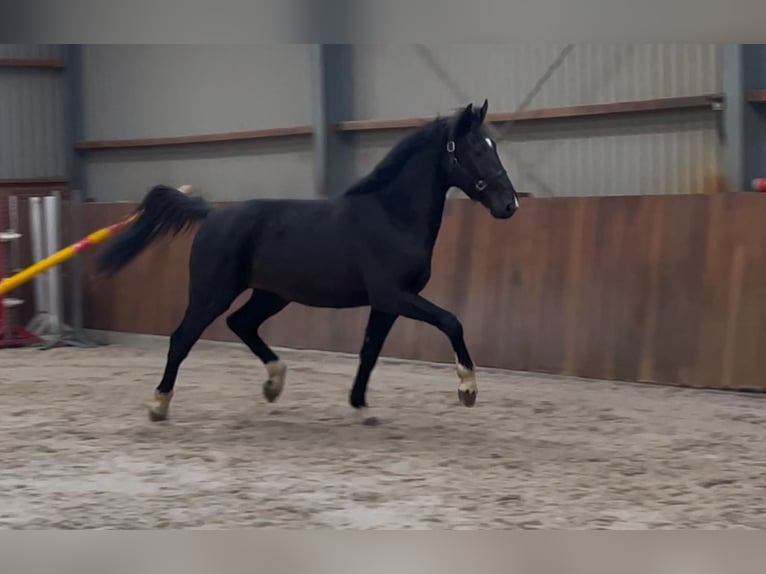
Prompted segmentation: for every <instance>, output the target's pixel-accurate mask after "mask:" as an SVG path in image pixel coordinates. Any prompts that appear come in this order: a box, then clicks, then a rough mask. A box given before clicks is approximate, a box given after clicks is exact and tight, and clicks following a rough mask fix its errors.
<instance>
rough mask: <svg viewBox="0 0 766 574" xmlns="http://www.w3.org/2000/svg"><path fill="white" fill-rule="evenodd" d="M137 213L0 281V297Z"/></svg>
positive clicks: (98, 240)
mask: <svg viewBox="0 0 766 574" xmlns="http://www.w3.org/2000/svg"><path fill="white" fill-rule="evenodd" d="M190 189H191V186H190V185H182V186H181V187H179V188H178V190H179V191H181V192H183V193H188V192H189V190H190ZM138 215H139V214H138V213H134V214H133V215H131V216H130V217H128V218H127V219H125V220H124V221H120V222H119V223H115V224H113V225H110V226H109V227H102V228H101V229H99V230H98V231H94V232H93V233H91V234H90V235H88V236H86V237H83V238H82V239H80V241H78V242H77V243H73V244H72V245H69V246H67V247H64V249H61V250H60V251H57V252H56V253H54V254H53V255H51V256H49V257H46V258H45V259H42V260H40V261H38V262H37V263H34V264H33V265H30V266H29V267H27V268H26V269H22V270H21V271H19V272H18V273H16V275H11V276H10V277H8V278H7V279H4V280H3V281H0V297H2V296H3V295H5V294H6V293H8V292H9V291H13V290H14V289H16V288H17V287H19V286H21V285H23V284H24V283H26V282H27V281H29V280H30V279H32V278H33V277H35V276H36V275H39V274H40V273H43V272H44V271H47V270H48V269H50V268H51V267H54V266H56V265H60V264H61V263H63V262H64V261H67V260H68V259H71V258H72V257H74V256H75V255H77V254H78V253H80V252H81V251H83V250H85V249H87V248H88V247H91V246H92V245H96V244H98V243H101V242H103V241H104V240H106V239H108V238H110V237H112V236H113V235H114V234H115V233H118V232H120V231H122V229H123V228H124V227H125V226H126V225H128V224H129V223H131V222H132V221H133V220H134V219H135V218H136V217H138Z"/></svg>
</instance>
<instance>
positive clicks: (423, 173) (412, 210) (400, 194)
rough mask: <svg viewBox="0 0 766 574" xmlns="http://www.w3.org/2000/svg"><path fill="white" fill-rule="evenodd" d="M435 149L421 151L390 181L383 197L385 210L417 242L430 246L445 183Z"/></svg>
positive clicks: (441, 210) (436, 229)
mask: <svg viewBox="0 0 766 574" xmlns="http://www.w3.org/2000/svg"><path fill="white" fill-rule="evenodd" d="M438 159H439V157H438V152H437V151H434V150H432V149H431V150H423V151H422V152H420V153H419V154H418V157H413V158H412V159H411V160H410V161H409V162H408V163H407V165H405V166H404V168H403V169H402V172H401V174H400V175H399V177H397V178H396V180H395V181H394V182H393V183H392V185H391V187H390V189H389V191H388V193H387V194H386V198H385V205H386V209H387V211H388V212H389V213H390V214H391V215H392V217H393V218H394V219H396V221H397V223H399V224H400V225H401V228H402V229H404V230H406V232H407V233H408V234H411V235H412V236H413V239H415V240H416V241H418V243H421V244H423V245H424V246H425V247H427V248H428V249H433V246H434V243H435V242H436V236H437V235H438V233H439V227H440V226H441V220H442V216H443V215H444V205H445V203H446V200H447V190H448V186H447V184H446V182H445V180H444V177H443V175H442V169H441V166H440V165H439V163H438Z"/></svg>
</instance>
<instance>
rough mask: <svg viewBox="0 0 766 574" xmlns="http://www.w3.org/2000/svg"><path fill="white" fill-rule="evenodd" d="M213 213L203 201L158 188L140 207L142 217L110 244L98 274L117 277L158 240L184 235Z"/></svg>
mask: <svg viewBox="0 0 766 574" xmlns="http://www.w3.org/2000/svg"><path fill="white" fill-rule="evenodd" d="M211 210H212V207H211V206H210V205H208V203H207V202H206V201H205V200H204V199H203V198H201V197H192V196H188V195H186V194H185V193H184V192H183V191H180V190H179V189H176V188H175V187H170V186H167V185H155V186H154V187H153V188H152V189H151V190H149V192H148V193H147V194H146V196H145V197H144V200H143V201H142V202H141V205H139V206H138V209H137V210H136V213H137V214H138V217H137V218H136V219H135V220H133V221H132V222H131V223H129V224H128V225H127V226H125V228H124V229H123V230H122V231H121V232H119V233H118V234H117V235H115V236H114V238H112V239H111V240H110V241H109V242H108V243H107V244H106V247H105V249H104V250H103V251H102V252H101V254H100V255H99V257H98V259H97V261H96V268H97V270H98V271H99V272H101V273H106V274H112V273H116V272H117V271H119V270H120V269H122V268H123V267H124V266H125V265H127V264H128V263H130V262H131V261H132V260H133V259H134V258H135V257H136V256H137V255H138V254H139V253H141V252H142V251H143V250H144V249H146V247H148V246H149V244H151V243H152V242H153V241H154V240H155V239H158V238H159V237H162V236H164V235H167V234H171V235H176V234H177V233H180V232H181V231H183V230H184V229H187V228H188V227H190V226H192V225H193V224H194V223H196V222H198V221H201V220H203V219H205V217H207V215H208V213H210V211H211Z"/></svg>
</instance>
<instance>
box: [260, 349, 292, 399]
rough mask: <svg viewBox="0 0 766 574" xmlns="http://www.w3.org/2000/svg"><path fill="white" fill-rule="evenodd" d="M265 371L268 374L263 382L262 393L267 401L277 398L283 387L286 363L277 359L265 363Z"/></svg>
mask: <svg viewBox="0 0 766 574" xmlns="http://www.w3.org/2000/svg"><path fill="white" fill-rule="evenodd" d="M266 372H267V373H268V375H269V378H268V380H267V381H266V382H265V383H264V384H263V394H264V395H266V399H268V401H269V402H274V401H275V400H277V398H278V397H279V395H281V394H282V390H283V389H284V387H285V377H286V374H287V365H285V364H284V363H283V362H282V361H280V360H279V359H277V360H276V361H270V362H268V363H266Z"/></svg>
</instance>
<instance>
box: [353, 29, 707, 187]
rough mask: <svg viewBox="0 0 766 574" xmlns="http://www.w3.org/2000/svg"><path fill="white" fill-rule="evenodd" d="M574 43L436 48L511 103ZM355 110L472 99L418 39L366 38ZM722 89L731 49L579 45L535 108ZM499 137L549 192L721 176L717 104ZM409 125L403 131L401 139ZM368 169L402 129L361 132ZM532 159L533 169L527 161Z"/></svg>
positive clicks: (525, 175) (453, 66)
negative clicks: (426, 55) (724, 56)
mask: <svg viewBox="0 0 766 574" xmlns="http://www.w3.org/2000/svg"><path fill="white" fill-rule="evenodd" d="M562 48H563V45H561V46H556V45H444V46H437V47H432V48H429V49H430V51H431V53H432V54H433V55H434V57H435V59H436V61H437V62H438V64H439V66H440V67H441V68H442V69H443V70H444V71H445V72H446V73H447V75H448V76H449V77H450V79H451V81H452V82H454V83H455V84H456V85H458V86H459V87H460V89H461V90H462V91H464V92H465V93H466V94H468V95H469V97H471V98H472V99H473V100H474V101H477V102H481V101H482V100H483V99H484V98H485V97H486V98H488V99H489V102H490V111H491V112H511V111H514V110H516V109H517V107H518V106H519V105H520V104H521V102H522V101H523V100H524V98H525V96H526V95H527V94H528V93H529V92H530V90H531V89H532V88H533V86H534V85H535V83H536V82H537V80H538V79H539V78H540V77H541V76H542V75H543V74H544V73H545V71H546V69H547V68H548V67H549V66H550V64H551V63H552V62H553V61H554V60H555V59H556V56H557V55H558V54H559V52H560V51H561V49H562ZM354 74H355V85H354V90H355V109H354V117H355V119H393V118H406V117H418V116H428V115H433V114H436V113H442V114H444V113H447V112H448V111H449V110H451V109H454V107H455V106H457V105H459V104H460V103H462V102H459V101H458V100H457V99H456V95H455V94H454V93H453V91H452V90H450V89H449V88H448V87H447V86H445V85H444V83H443V82H442V80H441V79H440V78H439V76H438V75H437V74H436V73H435V72H434V70H433V69H432V67H431V66H430V65H429V64H428V63H427V62H426V61H425V60H424V59H422V58H421V57H420V56H419V55H418V53H417V51H416V49H415V48H414V47H412V46H378V45H372V46H369V45H368V46H359V47H357V48H356V52H355V63H354ZM720 90H721V55H720V47H719V46H717V45H711V44H690V45H683V44H672V45H662V44H624V45H588V44H578V45H576V46H575V47H574V49H573V50H572V52H571V53H570V54H569V55H568V57H567V58H566V59H565V60H564V62H563V64H562V65H561V67H560V68H559V69H557V70H556V71H555V72H554V73H553V75H552V76H551V77H550V79H549V80H548V81H547V82H546V83H545V84H544V86H543V88H542V90H541V91H540V92H539V93H538V94H537V95H536V96H535V98H534V99H533V100H532V102H531V104H530V105H529V108H547V107H559V106H569V105H580V104H594V103H610V102H617V101H626V100H641V99H652V98H664V97H675V96H692V95H701V94H708V93H715V92H719V91H720ZM511 134H512V135H511V136H510V137H509V139H508V140H506V141H504V142H501V143H500V142H499V143H500V147H501V149H502V150H504V151H505V152H506V154H504V158H505V161H506V162H507V166H508V168H509V173H510V174H511V176H512V178H513V179H514V181H515V182H516V184H517V187H518V188H519V189H520V190H523V191H531V192H532V193H535V194H536V195H539V196H551V195H554V196H579V195H616V194H645V193H697V192H707V191H712V190H714V189H716V188H717V187H718V185H719V181H720V177H721V171H722V167H721V160H720V158H719V139H718V126H717V119H716V112H713V111H712V110H711V111H691V112H690V111H678V112H658V113H656V114H654V113H653V114H641V115H634V116H622V117H619V118H617V117H601V118H595V117H594V118H583V119H572V120H556V121H545V122H536V123H534V124H531V123H528V124H517V125H515V126H512V127H511ZM401 135H402V134H397V136H398V137H401ZM354 137H355V140H356V141H357V142H358V144H359V146H360V153H359V154H358V157H359V161H358V166H357V168H358V171H359V173H363V172H365V171H367V170H369V169H370V168H371V167H372V166H373V165H374V163H375V162H376V161H378V160H379V159H380V158H381V157H382V156H383V154H385V152H386V150H387V149H388V147H389V146H390V145H391V143H393V140H392V137H391V134H385V135H384V134H365V135H357V136H354ZM517 159H518V160H520V161H521V163H522V164H523V165H524V166H525V168H524V169H521V168H520V166H519V162H518V161H516V160H517Z"/></svg>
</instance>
